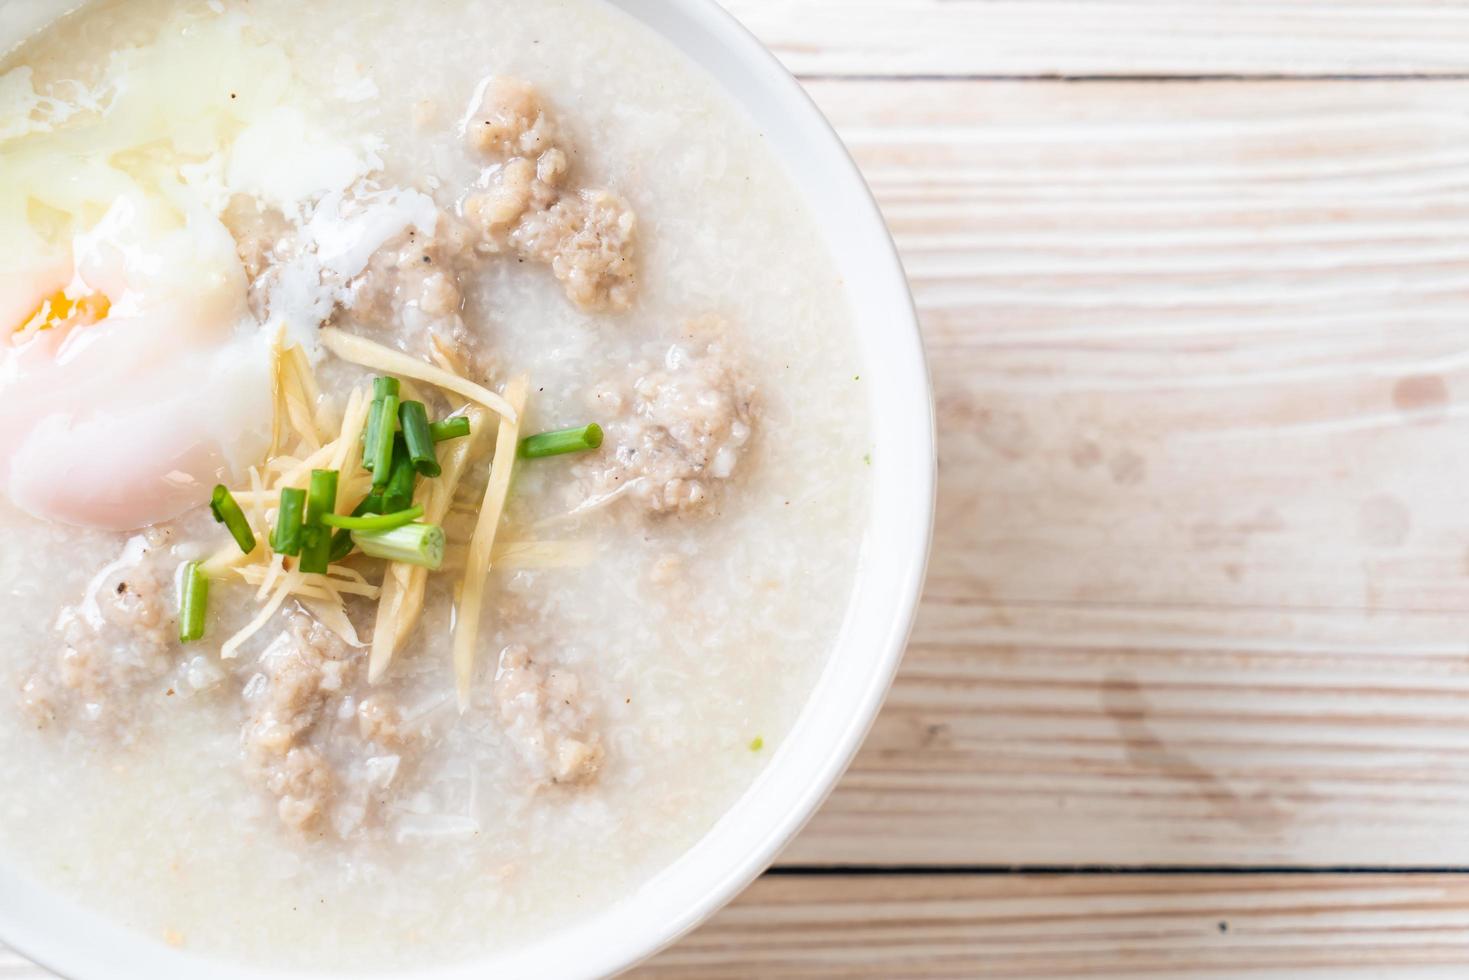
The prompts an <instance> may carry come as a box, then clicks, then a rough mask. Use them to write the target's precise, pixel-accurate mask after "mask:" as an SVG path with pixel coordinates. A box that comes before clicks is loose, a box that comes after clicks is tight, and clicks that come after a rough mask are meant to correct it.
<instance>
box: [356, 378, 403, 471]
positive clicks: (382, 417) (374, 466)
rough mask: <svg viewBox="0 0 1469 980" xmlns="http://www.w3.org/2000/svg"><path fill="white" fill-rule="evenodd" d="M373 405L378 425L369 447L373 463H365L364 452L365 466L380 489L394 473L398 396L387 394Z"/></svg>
mask: <svg viewBox="0 0 1469 980" xmlns="http://www.w3.org/2000/svg"><path fill="white" fill-rule="evenodd" d="M379 380H381V379H379ZM373 404H374V405H375V406H376V409H377V411H376V415H377V416H378V424H377V431H375V432H373V433H371V435H372V440H373V441H372V445H371V446H369V447H368V449H369V451H370V452H371V454H372V463H371V465H368V464H367V463H366V462H365V460H366V458H367V452H364V453H363V459H364V463H363V466H364V468H367V469H371V470H372V485H373V487H375V488H379V489H380V488H382V487H384V486H387V483H388V477H389V476H391V475H392V472H393V453H394V449H395V445H394V443H395V440H394V438H393V437H394V434H395V432H396V431H397V428H398V396H397V395H393V394H387V395H384V396H383V397H382V398H381V399H380V400H379V401H377V402H374V403H373ZM370 424H371V423H369V426H370Z"/></svg>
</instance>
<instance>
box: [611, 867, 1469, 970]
mask: <svg viewBox="0 0 1469 980" xmlns="http://www.w3.org/2000/svg"><path fill="white" fill-rule="evenodd" d="M1466 969H1469V878H1466V877H1464V876H1457V875H1456V876H1413V877H1410V876H1389V877H1362V876H1335V875H1332V876H1320V877H1315V876H1313V877H1299V876H1296V877H1292V876H1273V875H1242V876H1196V875H1179V876H1167V877H1153V876H1137V877H1133V876H1088V877H1074V876H1054V877H1046V876H1023V877H1021V876H1005V877H973V876H948V877H887V876H880V877H861V876H857V877H846V876H844V877H835V878H833V877H814V878H807V877H777V878H769V877H768V878H765V879H763V880H761V881H760V882H758V883H757V884H756V885H754V886H753V887H752V888H751V889H750V890H749V891H747V892H746V893H745V894H744V896H742V897H741V898H740V899H738V900H737V901H736V902H735V904H734V905H732V906H731V907H730V908H728V909H726V910H725V911H724V912H722V913H721V914H719V915H718V916H716V917H715V918H714V919H713V920H712V921H711V922H710V923H708V924H707V925H705V926H704V928H702V929H700V930H698V931H697V932H695V933H693V934H692V935H691V936H689V937H688V938H687V939H685V940H684V941H683V942H682V943H680V944H679V945H677V946H675V947H674V948H673V949H671V950H669V951H667V952H665V953H663V954H662V955H661V956H659V957H657V958H655V959H654V960H653V961H651V962H650V963H648V964H647V965H646V966H644V967H643V968H641V969H640V970H637V971H634V973H632V974H631V976H633V977H636V978H638V980H653V978H657V977H681V978H699V980H720V978H728V980H742V978H745V977H762V978H819V977H832V978H838V977H840V978H862V977H871V978H894V977H904V978H918V977H925V978H939V977H1014V978H1020V977H1119V978H1120V977H1127V978H1133V977H1142V976H1147V977H1188V978H1194V980H1197V978H1205V977H1220V978H1223V977H1229V978H1236V977H1249V978H1252V980H1265V978H1280V980H1285V978H1299V977H1333V978H1366V977H1394V978H1406V977H1415V978H1429V977H1433V978H1444V980H1447V978H1450V977H1462V976H1464V975H1465V971H1466Z"/></svg>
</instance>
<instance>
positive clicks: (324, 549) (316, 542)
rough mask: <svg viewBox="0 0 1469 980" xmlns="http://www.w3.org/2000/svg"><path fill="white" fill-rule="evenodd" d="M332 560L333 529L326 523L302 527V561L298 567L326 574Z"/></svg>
mask: <svg viewBox="0 0 1469 980" xmlns="http://www.w3.org/2000/svg"><path fill="white" fill-rule="evenodd" d="M331 562H332V531H331V528H329V527H327V526H326V525H325V524H308V525H307V526H306V527H303V528H302V529H301V561H300V562H299V563H298V564H297V566H296V568H297V569H298V570H300V571H303V572H310V573H311V574H314V575H325V574H326V570H327V567H328V566H329V565H331Z"/></svg>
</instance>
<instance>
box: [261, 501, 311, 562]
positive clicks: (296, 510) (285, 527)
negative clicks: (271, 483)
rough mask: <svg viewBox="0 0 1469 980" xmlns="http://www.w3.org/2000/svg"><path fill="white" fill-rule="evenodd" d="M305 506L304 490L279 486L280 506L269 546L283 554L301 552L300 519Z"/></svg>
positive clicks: (297, 553)
mask: <svg viewBox="0 0 1469 980" xmlns="http://www.w3.org/2000/svg"><path fill="white" fill-rule="evenodd" d="M305 508H306V491H305V490H302V489H300V488H299V487H281V508H280V510H279V511H278V512H277V513H276V515H275V531H274V532H272V534H271V536H270V547H271V550H272V551H277V552H279V553H280V554H283V555H299V554H300V553H301V519H302V515H303V513H304V512H305Z"/></svg>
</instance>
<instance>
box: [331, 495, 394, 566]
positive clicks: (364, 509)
mask: <svg viewBox="0 0 1469 980" xmlns="http://www.w3.org/2000/svg"><path fill="white" fill-rule="evenodd" d="M382 512H383V495H382V494H381V493H379V492H378V491H376V490H374V491H373V492H372V493H370V494H368V495H367V496H365V497H363V498H362V499H361V500H360V501H358V502H357V506H356V507H355V508H353V510H352V516H353V517H361V516H363V515H364V514H381V513H382ZM323 520H325V518H323ZM354 547H355V545H353V544H352V532H351V531H338V532H337V533H336V534H333V535H332V561H333V562H339V561H341V560H342V559H343V558H346V557H347V556H348V555H350V554H351V553H352V549H353V548H354Z"/></svg>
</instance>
